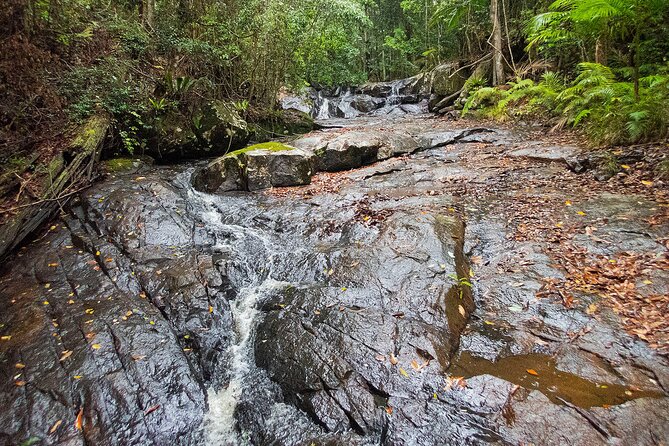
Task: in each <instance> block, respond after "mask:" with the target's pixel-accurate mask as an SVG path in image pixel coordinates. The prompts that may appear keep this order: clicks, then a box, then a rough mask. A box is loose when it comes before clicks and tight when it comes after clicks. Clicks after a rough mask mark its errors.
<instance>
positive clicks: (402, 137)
mask: <svg viewBox="0 0 669 446" xmlns="http://www.w3.org/2000/svg"><path fill="white" fill-rule="evenodd" d="M419 148H420V144H419V143H418V141H416V139H414V138H413V137H412V136H410V135H409V134H407V133H395V132H391V133H386V134H384V135H383V137H382V144H381V147H379V151H378V153H377V154H376V158H377V159H378V160H379V161H381V160H385V159H388V158H393V157H395V156H402V155H406V154H408V153H413V152H415V151H416V150H418V149H419Z"/></svg>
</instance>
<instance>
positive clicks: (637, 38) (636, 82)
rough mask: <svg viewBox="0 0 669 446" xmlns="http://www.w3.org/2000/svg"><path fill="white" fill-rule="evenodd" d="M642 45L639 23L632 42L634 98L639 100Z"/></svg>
mask: <svg viewBox="0 0 669 446" xmlns="http://www.w3.org/2000/svg"><path fill="white" fill-rule="evenodd" d="M640 46H641V29H640V28H639V25H637V27H636V31H635V32H634V41H633V42H632V61H631V62H632V66H633V67H634V99H635V100H636V101H637V102H639V65H640V63H639V47H640Z"/></svg>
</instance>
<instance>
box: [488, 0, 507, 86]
mask: <svg viewBox="0 0 669 446" xmlns="http://www.w3.org/2000/svg"><path fill="white" fill-rule="evenodd" d="M499 1H500V0H490V20H491V21H492V36H491V39H492V47H493V53H492V84H493V86H497V85H501V84H503V83H504V81H505V79H504V55H503V54H502V46H503V42H502V22H501V19H500V8H499Z"/></svg>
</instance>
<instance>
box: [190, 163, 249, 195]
mask: <svg viewBox="0 0 669 446" xmlns="http://www.w3.org/2000/svg"><path fill="white" fill-rule="evenodd" d="M191 183H192V184H193V187H194V188H195V189H196V190H199V191H200V192H209V193H214V192H229V191H232V190H242V189H244V176H243V167H242V164H241V162H240V160H239V157H237V156H235V155H225V156H222V157H220V158H217V159H215V160H214V161H212V162H211V163H209V164H207V166H205V167H203V168H201V169H197V170H196V171H195V172H193V175H192V177H191Z"/></svg>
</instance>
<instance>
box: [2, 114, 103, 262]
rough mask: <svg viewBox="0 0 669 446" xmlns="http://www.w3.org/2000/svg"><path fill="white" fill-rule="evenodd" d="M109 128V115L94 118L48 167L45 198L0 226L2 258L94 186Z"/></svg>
mask: <svg viewBox="0 0 669 446" xmlns="http://www.w3.org/2000/svg"><path fill="white" fill-rule="evenodd" d="M109 124H110V119H109V117H108V116H107V115H95V116H93V117H91V118H90V119H89V120H88V121H87V122H86V123H85V124H84V125H82V126H81V127H80V128H79V129H78V131H77V132H76V135H75V137H74V138H73V139H72V142H71V143H70V144H69V146H68V148H67V150H65V151H64V152H62V153H60V154H58V155H57V156H55V157H54V158H53V159H52V160H51V162H50V163H49V164H48V165H47V166H46V174H45V175H44V178H43V180H42V182H43V183H42V188H41V190H43V191H44V192H43V193H42V194H41V196H40V197H39V198H38V199H34V200H32V201H31V202H27V203H23V204H22V205H20V206H19V207H17V208H15V210H16V214H15V215H13V216H12V217H10V218H8V219H7V221H6V223H5V224H3V225H2V226H0V258H3V257H5V256H6V255H7V254H8V253H9V252H10V251H11V250H12V249H14V248H16V247H17V246H18V245H19V244H20V243H21V242H22V241H23V240H24V239H25V238H26V237H27V236H28V235H30V234H31V233H32V232H33V231H35V229H37V228H38V227H39V226H40V225H41V224H42V223H43V222H44V221H45V220H47V219H48V218H50V217H51V216H52V215H53V214H54V213H55V212H56V211H57V210H58V209H59V208H60V207H61V206H62V205H63V204H64V203H65V202H66V201H67V200H68V199H69V198H70V197H72V196H73V195H74V193H73V192H76V191H77V190H79V189H81V188H82V187H84V186H86V185H88V184H89V183H90V182H91V180H92V179H93V173H94V169H95V164H96V163H97V161H99V158H100V151H101V149H102V142H103V141H104V139H105V136H106V135H107V130H108V129H109Z"/></svg>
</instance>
